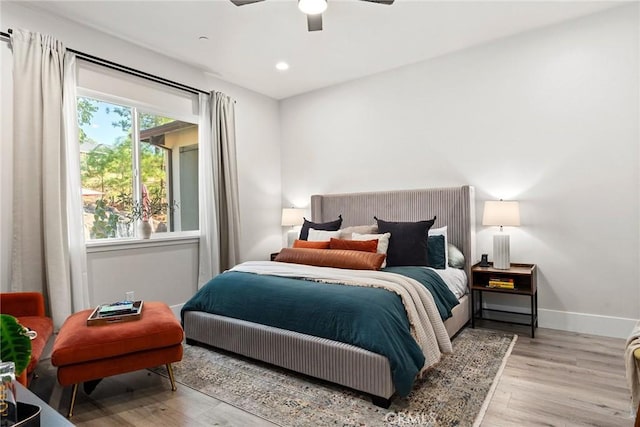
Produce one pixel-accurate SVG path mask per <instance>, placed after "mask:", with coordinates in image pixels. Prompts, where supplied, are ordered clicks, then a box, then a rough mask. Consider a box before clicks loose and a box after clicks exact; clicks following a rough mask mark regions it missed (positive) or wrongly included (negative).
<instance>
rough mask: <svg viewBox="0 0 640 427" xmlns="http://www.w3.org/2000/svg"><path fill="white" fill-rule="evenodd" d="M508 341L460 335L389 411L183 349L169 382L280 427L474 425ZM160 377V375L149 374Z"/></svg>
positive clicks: (230, 358) (263, 367) (219, 355)
mask: <svg viewBox="0 0 640 427" xmlns="http://www.w3.org/2000/svg"><path fill="white" fill-rule="evenodd" d="M516 339H517V336H516V335H513V334H509V333H504V332H498V331H490V330H486V329H470V328H466V329H464V330H462V331H461V332H460V333H459V334H458V336H457V337H456V338H455V339H454V340H453V353H451V354H447V355H445V356H444V357H443V358H442V360H441V361H440V363H438V365H437V366H436V367H435V368H434V369H432V370H431V371H429V373H428V375H426V377H425V378H423V379H420V380H418V381H417V383H416V384H415V386H414V389H413V391H412V392H411V394H409V396H407V397H406V398H399V397H396V398H394V400H393V403H392V404H391V407H390V408H389V409H383V408H380V407H377V406H374V405H373V404H372V403H371V401H370V398H369V396H367V395H365V394H362V393H358V392H356V391H352V390H349V389H346V388H344V387H340V386H337V385H334V384H330V383H327V382H324V381H321V380H316V379H313V378H309V377H307V376H304V375H299V374H295V373H293V372H291V371H287V370H284V369H280V368H276V367H273V366H272V365H267V364H263V363H261V362H256V361H253V360H250V359H247V358H243V357H238V356H235V355H232V354H230V353H227V352H221V351H216V350H212V349H210V348H203V347H199V346H191V345H185V349H184V357H183V359H182V362H180V363H176V364H175V365H174V374H175V378H176V380H177V381H178V382H179V383H181V384H183V385H185V386H188V387H191V388H193V389H195V390H198V391H200V392H202V393H204V394H206V395H208V396H211V397H214V398H216V399H219V400H222V401H224V402H226V403H228V404H231V405H233V406H236V407H238V408H240V409H242V410H244V411H247V412H250V413H252V414H254V415H257V416H260V417H262V418H265V419H267V420H269V421H271V422H273V423H275V424H279V425H281V426H296V427H297V426H314V427H315V426H328V425H331V426H403V425H404V426H406V425H421V426H429V427H452V426H459V427H463V426H473V425H474V424H475V425H479V423H480V421H481V420H482V417H483V415H484V411H485V410H486V407H487V405H488V403H489V401H490V399H491V396H492V394H493V390H494V389H495V386H496V385H497V382H498V380H499V378H500V375H501V373H502V369H503V367H504V364H505V363H506V360H507V358H508V357H509V354H510V353H511V349H512V348H513V345H514V344H515V341H516ZM156 372H157V373H158V374H160V375H166V371H164V369H157V370H156Z"/></svg>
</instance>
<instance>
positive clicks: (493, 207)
mask: <svg viewBox="0 0 640 427" xmlns="http://www.w3.org/2000/svg"><path fill="white" fill-rule="evenodd" d="M482 225H498V226H505V225H506V226H519V225H520V204H519V203H518V202H507V201H504V200H490V201H486V202H484V214H483V215H482Z"/></svg>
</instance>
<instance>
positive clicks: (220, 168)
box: [198, 92, 240, 287]
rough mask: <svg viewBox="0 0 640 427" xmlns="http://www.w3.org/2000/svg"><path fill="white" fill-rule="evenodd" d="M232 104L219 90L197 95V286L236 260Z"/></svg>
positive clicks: (237, 212)
mask: <svg viewBox="0 0 640 427" xmlns="http://www.w3.org/2000/svg"><path fill="white" fill-rule="evenodd" d="M234 104H235V102H234V101H233V99H231V98H230V97H228V96H227V95H225V94H223V93H220V92H212V93H211V94H210V95H203V94H202V95H200V120H199V135H200V137H199V150H200V155H199V159H198V162H199V163H198V168H199V186H200V187H199V188H200V190H199V191H200V200H199V201H200V267H199V274H198V286H199V287H201V286H202V285H203V284H205V283H206V282H207V281H209V280H210V279H211V278H212V277H213V276H214V275H215V274H218V273H219V272H220V271H221V270H226V269H229V268H231V267H233V266H234V265H236V264H237V263H238V262H239V261H240V208H239V200H238V173H237V166H236V148H235V147H236V136H235V105H234Z"/></svg>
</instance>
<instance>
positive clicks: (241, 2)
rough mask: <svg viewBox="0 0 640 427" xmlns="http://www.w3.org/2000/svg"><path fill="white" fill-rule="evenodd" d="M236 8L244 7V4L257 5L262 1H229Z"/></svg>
mask: <svg viewBox="0 0 640 427" xmlns="http://www.w3.org/2000/svg"><path fill="white" fill-rule="evenodd" d="M230 1H231V3H233V4H235V5H236V6H244V5H245V4H251V3H259V2H261V1H264V0H230Z"/></svg>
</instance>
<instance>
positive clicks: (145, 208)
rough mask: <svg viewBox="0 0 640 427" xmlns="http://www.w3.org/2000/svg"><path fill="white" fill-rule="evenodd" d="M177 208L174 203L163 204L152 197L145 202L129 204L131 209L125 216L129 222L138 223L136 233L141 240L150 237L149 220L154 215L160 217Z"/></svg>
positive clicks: (157, 198) (159, 199)
mask: <svg viewBox="0 0 640 427" xmlns="http://www.w3.org/2000/svg"><path fill="white" fill-rule="evenodd" d="M177 207H178V204H177V203H176V202H175V201H172V202H171V203H167V202H164V201H163V200H162V199H161V198H160V197H152V198H148V199H146V201H137V202H133V203H132V204H131V209H130V210H129V214H128V215H127V216H128V218H129V220H130V221H131V222H133V221H140V223H139V225H138V231H139V232H140V235H141V236H142V238H143V239H148V238H149V237H151V232H152V227H151V224H149V220H150V219H151V218H152V217H153V216H155V215H161V214H164V213H166V212H167V210H171V212H173V211H174V210H175V209H176V208H177Z"/></svg>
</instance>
